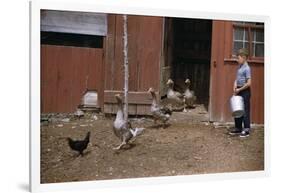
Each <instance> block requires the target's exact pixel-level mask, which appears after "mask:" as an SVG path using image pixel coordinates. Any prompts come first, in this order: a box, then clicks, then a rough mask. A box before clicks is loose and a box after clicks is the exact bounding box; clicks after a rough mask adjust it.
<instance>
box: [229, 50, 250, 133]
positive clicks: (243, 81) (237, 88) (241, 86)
mask: <svg viewBox="0 0 281 193" xmlns="http://www.w3.org/2000/svg"><path fill="white" fill-rule="evenodd" d="M237 57H238V59H237V63H238V64H239V67H238V70H237V75H236V80H235V81H234V85H233V94H234V95H239V96H242V97H243V100H244V108H245V114H244V115H243V116H242V117H239V118H234V121H235V128H234V129H233V130H232V131H230V133H229V134H230V135H237V134H239V135H240V137H248V136H249V134H250V128H251V127H250V123H251V121H250V97H251V89H250V87H251V68H250V66H249V65H248V63H247V59H248V50H247V49H245V48H242V49H239V50H238V53H237ZM242 123H243V124H244V127H242Z"/></svg>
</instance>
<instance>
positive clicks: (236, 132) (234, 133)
mask: <svg viewBox="0 0 281 193" xmlns="http://www.w3.org/2000/svg"><path fill="white" fill-rule="evenodd" d="M241 131H242V130H241V129H237V128H234V129H232V130H231V131H230V132H229V135H239V134H241Z"/></svg>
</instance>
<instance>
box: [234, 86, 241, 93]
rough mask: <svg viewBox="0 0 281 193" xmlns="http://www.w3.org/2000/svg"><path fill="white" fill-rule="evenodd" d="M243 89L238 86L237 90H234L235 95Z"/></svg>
mask: <svg viewBox="0 0 281 193" xmlns="http://www.w3.org/2000/svg"><path fill="white" fill-rule="evenodd" d="M240 91H241V90H240V89H239V88H236V89H235V90H234V93H233V94H234V95H237V94H238V93H239V92H240Z"/></svg>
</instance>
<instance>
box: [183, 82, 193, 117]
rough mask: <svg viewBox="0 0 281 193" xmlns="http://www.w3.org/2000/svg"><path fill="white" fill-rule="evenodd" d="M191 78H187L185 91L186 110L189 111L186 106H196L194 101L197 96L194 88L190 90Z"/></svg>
mask: <svg viewBox="0 0 281 193" xmlns="http://www.w3.org/2000/svg"><path fill="white" fill-rule="evenodd" d="M190 83H191V82H190V80H189V79H188V78H187V79H186V80H185V84H186V89H185V92H184V97H183V98H184V112H187V110H186V107H187V108H188V107H194V102H195V101H196V96H195V94H194V91H193V90H190Z"/></svg>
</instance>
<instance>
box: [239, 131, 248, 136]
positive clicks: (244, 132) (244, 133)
mask: <svg viewBox="0 0 281 193" xmlns="http://www.w3.org/2000/svg"><path fill="white" fill-rule="evenodd" d="M249 136H250V133H249V131H242V132H241V134H240V137H249Z"/></svg>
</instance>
